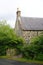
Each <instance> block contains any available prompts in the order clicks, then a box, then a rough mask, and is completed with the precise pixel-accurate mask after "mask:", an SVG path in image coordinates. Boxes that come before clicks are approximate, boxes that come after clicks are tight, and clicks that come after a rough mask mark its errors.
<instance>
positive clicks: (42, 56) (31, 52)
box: [22, 35, 43, 60]
mask: <svg viewBox="0 0 43 65" xmlns="http://www.w3.org/2000/svg"><path fill="white" fill-rule="evenodd" d="M22 54H23V57H26V58H28V59H36V60H43V35H41V36H37V37H34V38H32V39H31V43H30V44H27V45H25V46H24V47H23V48H22Z"/></svg>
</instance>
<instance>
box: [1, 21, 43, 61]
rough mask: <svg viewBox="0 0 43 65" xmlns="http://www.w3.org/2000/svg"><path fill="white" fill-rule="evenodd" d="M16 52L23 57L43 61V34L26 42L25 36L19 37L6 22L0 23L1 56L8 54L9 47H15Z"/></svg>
mask: <svg viewBox="0 0 43 65" xmlns="http://www.w3.org/2000/svg"><path fill="white" fill-rule="evenodd" d="M15 48H16V54H17V55H18V54H21V55H22V57H23V58H27V59H35V60H41V61H43V35H41V36H37V37H34V38H33V39H31V42H30V44H29V43H28V44H25V41H24V39H23V38H21V37H18V36H17V35H16V34H15V32H14V29H12V28H11V27H10V26H9V25H7V24H6V23H5V22H4V23H3V22H2V23H0V56H2V55H6V50H7V49H15Z"/></svg>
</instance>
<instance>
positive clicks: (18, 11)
mask: <svg viewBox="0 0 43 65" xmlns="http://www.w3.org/2000/svg"><path fill="white" fill-rule="evenodd" d="M16 15H17V18H18V17H21V11H20V10H19V8H17V12H16Z"/></svg>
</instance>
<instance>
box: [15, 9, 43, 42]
mask: <svg viewBox="0 0 43 65" xmlns="http://www.w3.org/2000/svg"><path fill="white" fill-rule="evenodd" d="M15 32H16V34H17V35H18V36H22V37H23V38H24V39H25V40H26V41H27V42H28V41H29V40H30V39H31V38H33V37H34V36H38V35H41V34H43V18H37V17H22V16H21V11H20V10H19V9H17V12H16V23H15Z"/></svg>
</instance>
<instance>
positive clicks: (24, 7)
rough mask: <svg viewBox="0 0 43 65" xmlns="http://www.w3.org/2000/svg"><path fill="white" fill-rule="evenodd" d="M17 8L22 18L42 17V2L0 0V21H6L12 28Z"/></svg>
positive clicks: (36, 0)
mask: <svg viewBox="0 0 43 65" xmlns="http://www.w3.org/2000/svg"><path fill="white" fill-rule="evenodd" d="M18 7H19V9H20V10H21V15H22V16H27V17H43V0H0V20H1V19H6V20H7V23H9V24H10V25H11V26H12V27H14V26H15V20H16V9H17V8H18Z"/></svg>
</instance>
